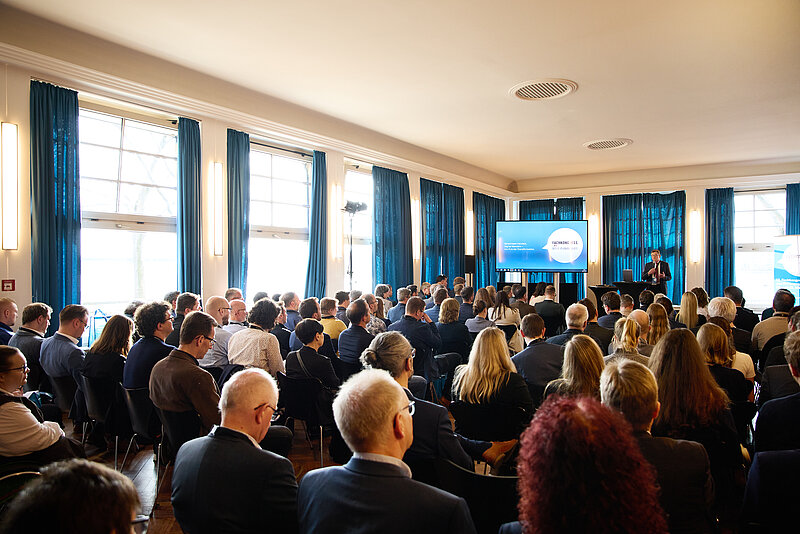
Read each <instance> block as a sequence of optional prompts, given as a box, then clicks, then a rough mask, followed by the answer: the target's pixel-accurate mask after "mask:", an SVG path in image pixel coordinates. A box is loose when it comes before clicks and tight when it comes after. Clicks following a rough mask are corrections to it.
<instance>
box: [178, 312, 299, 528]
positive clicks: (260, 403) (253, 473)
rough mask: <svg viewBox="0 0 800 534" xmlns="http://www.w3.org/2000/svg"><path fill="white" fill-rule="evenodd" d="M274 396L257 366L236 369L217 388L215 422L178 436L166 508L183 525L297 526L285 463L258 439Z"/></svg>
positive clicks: (288, 466)
mask: <svg viewBox="0 0 800 534" xmlns="http://www.w3.org/2000/svg"><path fill="white" fill-rule="evenodd" d="M307 320H309V319H307ZM300 324H302V322H301V323H300ZM298 326H299V325H298ZM277 404H278V387H277V384H276V383H275V380H274V379H273V378H272V377H271V376H270V375H269V374H267V373H266V372H264V371H263V370H261V369H247V370H245V371H241V372H239V373H237V374H236V375H235V376H234V377H233V378H231V379H230V380H229V381H228V382H227V383H226V384H225V386H224V387H223V388H222V395H221V397H220V401H219V407H220V411H221V412H222V421H221V423H220V426H216V427H214V429H213V430H212V431H211V433H210V434H209V435H207V436H204V437H201V438H197V439H194V440H192V441H189V442H187V443H185V444H184V445H183V446H182V447H181V449H180V451H178V456H177V458H176V459H175V470H174V472H173V475H172V509H173V510H174V513H175V519H177V521H178V523H179V524H180V526H181V528H182V529H183V530H184V531H185V532H256V531H260V530H264V529H268V530H273V531H275V532H295V531H296V530H297V482H296V481H295V473H294V469H293V467H292V463H291V462H290V461H289V460H287V459H286V458H284V457H282V456H279V455H277V454H274V453H272V452H269V451H266V450H263V449H262V448H261V446H259V442H261V441H262V440H264V439H265V437H266V436H267V434H268V432H269V430H270V429H271V428H272V427H271V426H270V420H271V417H272V415H273V414H274V413H275V410H276V406H277ZM289 439H291V436H290V438H289Z"/></svg>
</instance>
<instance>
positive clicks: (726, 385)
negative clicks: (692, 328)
mask: <svg viewBox="0 0 800 534" xmlns="http://www.w3.org/2000/svg"><path fill="white" fill-rule="evenodd" d="M697 342H698V343H699V344H700V350H701V351H702V353H703V356H705V359H706V364H707V365H708V370H709V371H711V375H712V376H713V377H714V380H716V382H717V384H719V387H721V388H722V389H724V390H725V392H726V393H727V394H728V397H729V398H730V399H731V400H732V401H733V402H745V401H748V400H750V401H752V400H753V384H752V383H751V382H749V381H748V380H747V379H746V378H745V377H744V375H743V374H742V372H741V371H738V370H736V369H732V368H731V365H732V364H733V354H734V353H735V352H736V351H735V350H734V352H733V353H731V347H730V343H729V341H728V336H727V335H726V334H725V331H724V330H723V329H722V328H720V327H719V326H717V325H715V324H711V323H708V324H704V325H703V326H701V327H700V330H699V331H698V332H697Z"/></svg>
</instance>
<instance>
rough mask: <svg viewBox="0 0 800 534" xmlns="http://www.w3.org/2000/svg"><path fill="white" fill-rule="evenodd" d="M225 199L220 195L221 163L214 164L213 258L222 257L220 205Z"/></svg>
mask: <svg viewBox="0 0 800 534" xmlns="http://www.w3.org/2000/svg"><path fill="white" fill-rule="evenodd" d="M224 202H225V197H224V196H223V194H222V163H220V162H218V161H215V162H214V256H222V241H223V235H222V234H223V232H222V229H223V221H222V205H223V204H224Z"/></svg>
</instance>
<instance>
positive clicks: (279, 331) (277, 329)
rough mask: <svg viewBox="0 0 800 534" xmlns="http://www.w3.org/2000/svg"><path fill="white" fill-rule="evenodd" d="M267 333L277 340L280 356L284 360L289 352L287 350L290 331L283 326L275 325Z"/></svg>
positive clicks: (288, 349) (290, 335)
mask: <svg viewBox="0 0 800 534" xmlns="http://www.w3.org/2000/svg"><path fill="white" fill-rule="evenodd" d="M269 333H270V334H272V335H273V336H275V337H277V338H278V345H279V346H280V348H281V356H282V357H283V359H284V360H285V359H286V355H287V354H289V351H290V350H291V349H290V348H289V340H290V339H291V337H292V330H289V329H288V328H286V326H285V325H282V324H280V323H275V326H273V327H272V330H270V331H269Z"/></svg>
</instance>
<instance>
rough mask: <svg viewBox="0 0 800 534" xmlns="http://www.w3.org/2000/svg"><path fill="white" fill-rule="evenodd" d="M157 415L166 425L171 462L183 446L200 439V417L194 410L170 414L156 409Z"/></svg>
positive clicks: (165, 432) (165, 430)
mask: <svg viewBox="0 0 800 534" xmlns="http://www.w3.org/2000/svg"><path fill="white" fill-rule="evenodd" d="M156 413H158V417H159V419H161V424H162V425H164V434H165V435H166V438H167V442H168V443H169V446H170V454H169V459H170V460H172V459H174V458H175V455H176V454H178V449H180V448H181V445H183V444H184V443H186V442H187V441H190V440H193V439H195V438H199V437H200V428H201V426H200V416H199V415H198V414H197V412H195V411H194V410H189V411H186V412H170V411H168V410H160V409H158V408H156Z"/></svg>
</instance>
